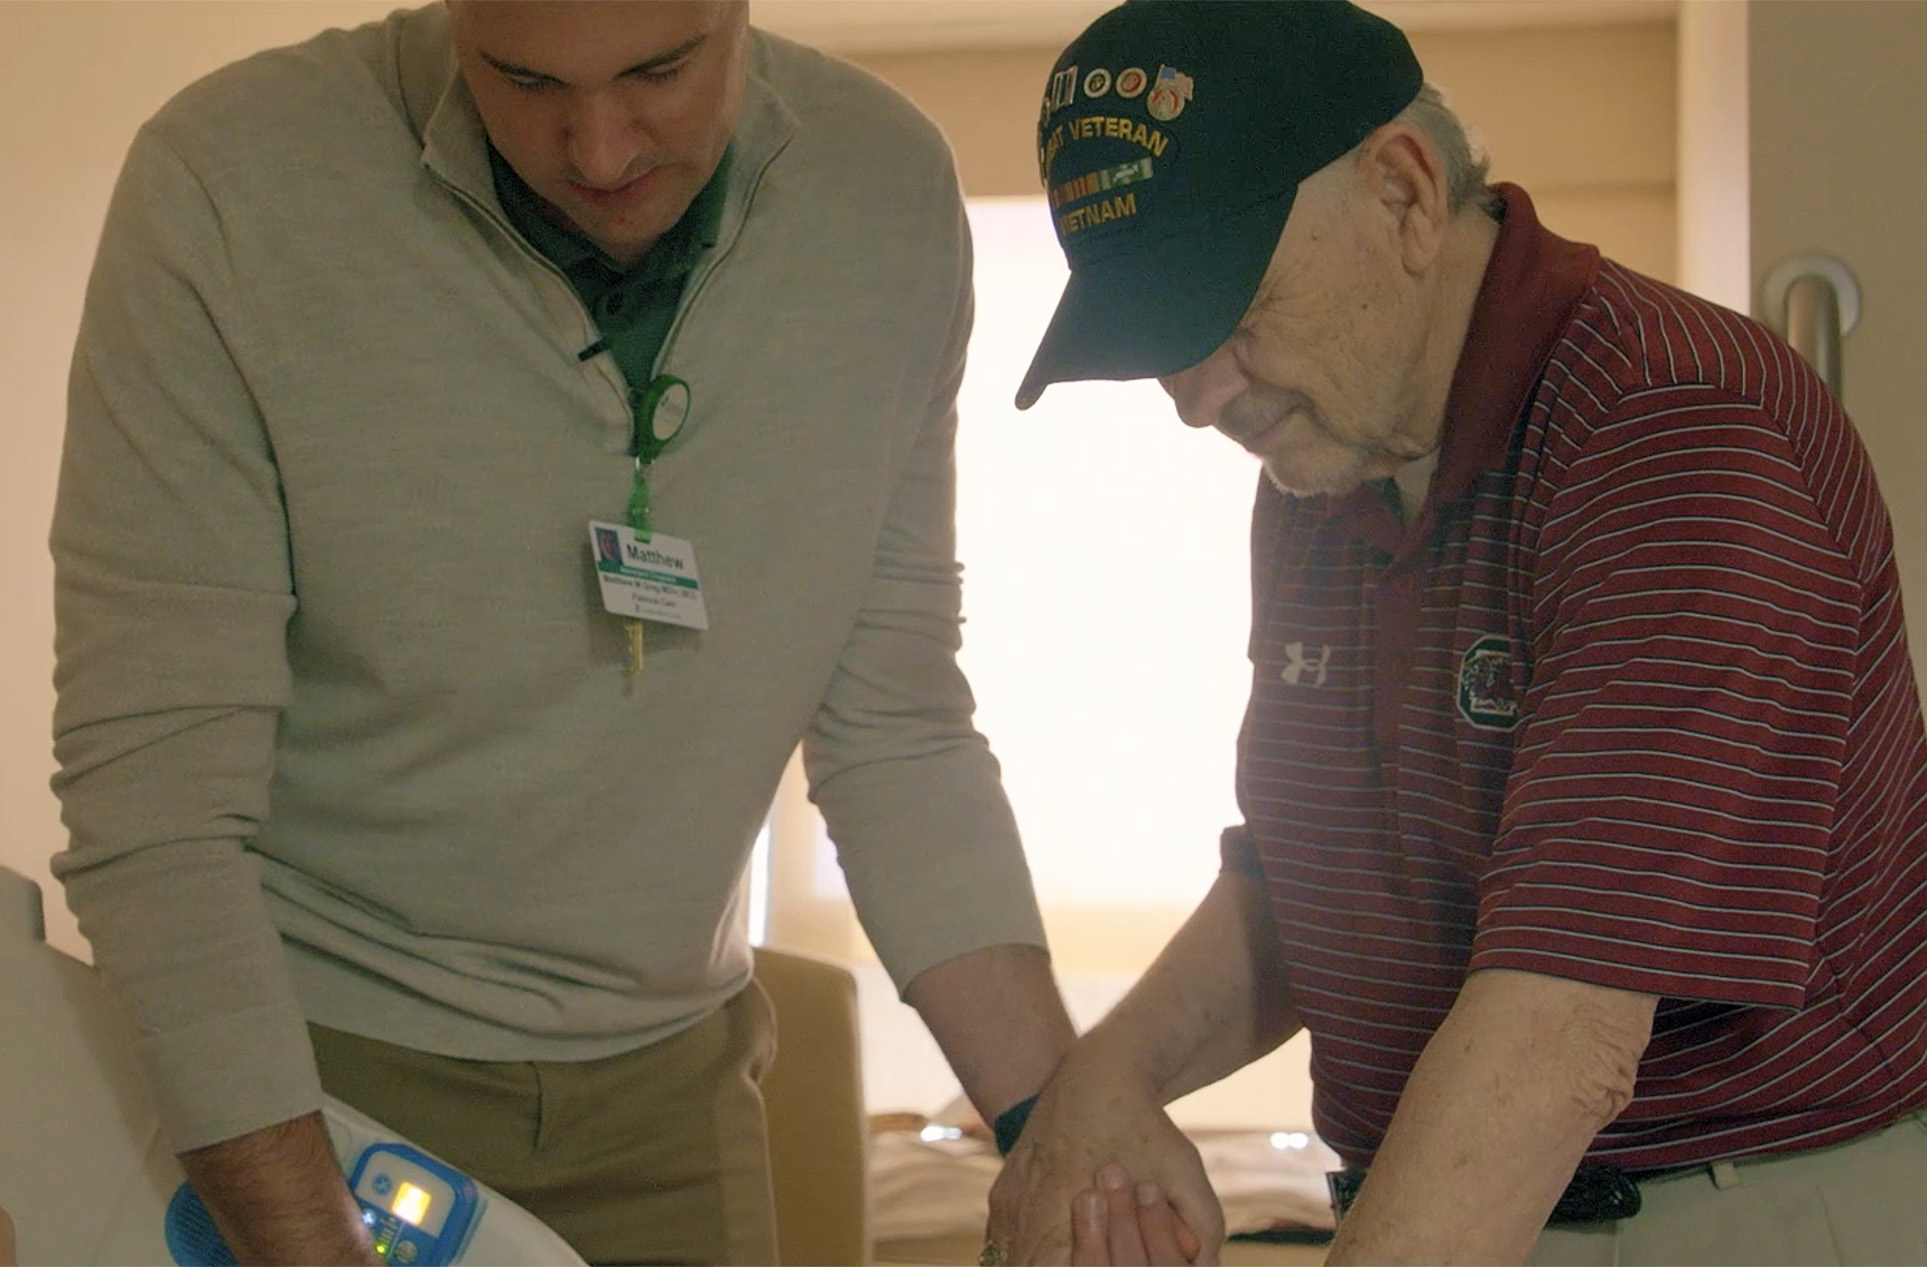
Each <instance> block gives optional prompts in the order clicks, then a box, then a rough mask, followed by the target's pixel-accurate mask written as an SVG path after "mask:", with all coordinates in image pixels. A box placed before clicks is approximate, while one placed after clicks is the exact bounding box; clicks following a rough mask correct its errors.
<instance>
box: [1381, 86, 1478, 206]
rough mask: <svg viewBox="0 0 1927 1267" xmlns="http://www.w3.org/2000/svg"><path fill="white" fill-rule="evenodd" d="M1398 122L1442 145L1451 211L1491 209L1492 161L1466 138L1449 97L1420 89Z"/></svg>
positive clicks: (1396, 121) (1394, 119) (1434, 89)
mask: <svg viewBox="0 0 1927 1267" xmlns="http://www.w3.org/2000/svg"><path fill="white" fill-rule="evenodd" d="M1392 122H1394V123H1405V124H1410V125H1411V126H1412V127H1415V128H1417V129H1419V131H1421V132H1423V133H1425V135H1426V136H1428V137H1430V138H1432V144H1434V145H1436V146H1438V150H1439V154H1440V155H1441V156H1442V157H1443V158H1444V159H1445V181H1446V195H1447V197H1448V199H1449V200H1450V206H1451V209H1452V210H1453V211H1455V212H1457V211H1463V210H1465V209H1466V208H1467V207H1470V206H1474V205H1477V206H1481V207H1486V208H1488V209H1489V208H1490V207H1491V206H1492V204H1493V199H1494V194H1493V192H1492V189H1491V187H1490V186H1489V185H1487V184H1486V171H1487V169H1488V168H1489V167H1490V166H1491V160H1490V159H1488V158H1487V157H1486V155H1485V151H1484V150H1482V149H1481V148H1480V147H1479V146H1477V145H1475V144H1473V142H1472V139H1471V138H1470V137H1469V136H1467V135H1466V131H1465V124H1464V123H1462V122H1460V121H1459V116H1458V115H1456V114H1454V113H1452V107H1450V106H1448V105H1446V104H1445V96H1444V94H1442V93H1441V92H1439V90H1438V89H1437V88H1434V87H1433V86H1432V85H1431V84H1426V85H1425V86H1423V87H1422V88H1420V89H1419V92H1418V96H1417V97H1415V98H1414V99H1413V100H1412V104H1411V105H1409V106H1406V107H1405V108H1404V109H1403V110H1401V111H1399V112H1398V114H1397V115H1396V116H1394V117H1393V119H1392Z"/></svg>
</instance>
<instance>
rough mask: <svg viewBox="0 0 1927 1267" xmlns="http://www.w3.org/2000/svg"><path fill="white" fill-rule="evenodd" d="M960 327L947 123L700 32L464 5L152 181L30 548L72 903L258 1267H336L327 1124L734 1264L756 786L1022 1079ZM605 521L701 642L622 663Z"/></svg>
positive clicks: (598, 8)
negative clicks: (798, 768) (793, 769)
mask: <svg viewBox="0 0 1927 1267" xmlns="http://www.w3.org/2000/svg"><path fill="white" fill-rule="evenodd" d="M969 286H970V257H969V243H968V236H967V231H966V228H965V224H964V220H963V213H962V207H961V203H960V199H959V195H958V191H957V186H956V178H955V175H954V171H953V168H952V163H951V157H950V154H949V152H948V150H947V148H946V147H945V145H944V143H943V141H942V139H941V137H940V136H939V135H938V133H937V131H936V129H935V128H934V127H933V126H932V125H931V124H930V123H929V122H928V121H927V120H925V119H923V118H922V117H921V116H920V115H918V114H917V113H916V111H915V110H914V109H912V108H911V107H910V106H909V105H908V104H906V103H905V102H904V101H903V100H902V99H901V98H900V97H898V96H897V95H896V94H894V93H893V92H891V91H890V90H888V89H887V88H885V87H883V86H882V85H881V84H879V83H878V82H877V81H875V80H874V79H872V78H870V77H869V76H867V75H865V74H863V73H861V72H859V71H857V70H854V69H852V68H850V67H848V66H846V65H842V64H840V63H838V62H836V61H834V60H832V59H830V58H827V57H825V56H823V55H821V54H818V53H815V52H812V51H810V50H808V49H804V48H800V47H797V46H795V45H793V44H789V43H786V42H784V41H782V40H780V39H776V38H774V37H771V36H768V35H766V34H764V33H762V32H759V31H757V30H755V29H753V28H751V27H750V26H749V24H748V19H747V15H746V13H745V10H744V8H743V6H741V5H739V4H716V3H688V4H682V3H630V2H623V3H607V4H564V3H555V4H520V3H484V2H482V0H456V3H453V4H451V5H449V6H447V7H446V8H444V7H442V6H439V5H438V6H434V7H430V8H426V9H421V10H416V11H405V12H400V13H397V14H395V15H393V16H391V17H390V18H388V19H386V20H385V21H382V22H378V23H375V24H372V25H369V26H365V27H362V28H360V29H357V30H352V31H345V32H344V31H330V32H327V33H325V34H323V35H320V36H318V37H316V38H315V39H313V40H311V41H309V42H307V43H305V44H302V45H299V46H297V47H293V48H287V49H279V50H275V51H271V52H267V53H263V54H261V55H259V56H256V57H253V58H250V59H248V60H246V61H243V62H240V63H238V64H236V65H233V66H230V67H227V68H226V69H224V70H221V71H219V72H217V73H215V74H214V75H212V76H210V77H208V78H207V79H205V80H202V81H201V82H199V83H197V84H195V85H194V86H192V87H190V88H188V89H187V90H186V91H185V92H183V93H182V94H181V95H180V96H178V97H177V98H175V99H174V100H173V101H172V102H171V103H169V104H168V105H167V106H166V107H165V108H164V109H163V110H162V111H161V112H160V113H159V114H158V115H157V116H156V117H155V118H154V119H153V120H152V121H151V122H149V123H148V124H147V125H146V127H144V128H143V129H142V131H141V132H140V134H139V136H138V138H137V139H136V140H135V142H134V145H133V148H132V150H131V152H130V153H129V156H128V159H127V163H126V167H125V170H124V172H123V174H122V176H121V180H120V184H119V186H118V189H117V192H116V194H115V197H114V201H113V205H112V208H111V211H110V213H109V216H108V221H107V226H106V229H105V232H104V234H103V237H102V240H101V246H100V253H99V257H98V260H97V262H96V266H95V271H94V275H93V279H92V283H91V285H90V288H89V292H88V297H87V304H86V310H85V316H84V319H83V323H82V329H81V334H80V340H79V346H78V348H77V351H76V355H75V361H74V371H73V380H72V390H71V402H70V413H69V419H68V431H67V442H66V454H65V459H64V463H63V467H62V474H61V486H60V495H59V502H58V507H57V510H56V513H55V520H54V525H53V551H54V556H55V560H56V564H57V569H58V572H57V575H58V583H57V584H58V621H59V648H58V651H59V669H58V684H59V705H58V711H57V716H56V720H55V729H56V746H57V752H58V756H59V761H60V773H59V775H58V776H57V779H56V784H57V788H58V790H59V792H60V795H61V797H62V800H63V803H64V810H65V816H66V822H67V824H68V827H69V829H70V831H71V834H72V845H71V848H70V849H69V850H68V851H67V852H66V853H65V854H63V855H62V856H61V857H60V858H59V859H58V860H57V869H58V873H59V875H60V877H61V879H62V881H63V882H64V883H65V885H66V889H67V896H68V900H69V902H70V904H71V905H72V907H73V908H74V910H75V911H76V913H77V914H78V915H79V918H80V921H81V926H82V929H83V931H84V932H85V933H86V935H87V936H88V938H89V939H90V940H91V942H92V943H93V947H94V950H95V954H96V957H97V960H98V962H99V964H100V966H101V968H102V969H103V970H104V972H105V973H106V975H107V977H108V979H109V980H110V981H111V983H112V984H113V986H114V987H115V988H116V990H117V991H118V992H119V994H120V995H121V997H122V998H123V999H124V1000H125V1001H126V1003H127V1005H128V1006H129V1008H130V1010H131V1011H132V1013H133V1015H134V1017H135V1019H136V1023H137V1026H138V1032H139V1035H140V1040H139V1041H140V1046H141V1055H142V1057H143V1060H144V1063H145V1066H146V1068H147V1070H148V1072H149V1075H150V1078H151V1081H152V1083H153V1086H154V1089H155V1092H156V1094H157V1096H158V1098H159V1102H160V1104H161V1106H162V1111H163V1117H164V1121H165V1125H166V1129H167V1130H168V1131H169V1132H170V1135H171V1138H172V1141H173V1143H174V1144H175V1145H176V1147H177V1148H178V1149H179V1150H180V1151H181V1153H182V1154H183V1157H184V1160H185V1162H186V1165H187V1167H188V1172H189V1175H190V1177H191V1178H192V1180H193V1181H194V1184H195V1186H196V1188H197V1189H198V1191H199V1192H200V1193H201V1195H202V1196H203V1198H204V1199H205V1200H206V1202H207V1204H208V1206H209V1207H210V1209H211V1210H212V1212H213V1214H214V1216H215V1219H216V1221H217V1223H218V1224H219V1226H220V1227H221V1228H222V1230H223V1232H224V1233H225V1235H226V1236H227V1237H228V1239H229V1241H230V1244H231V1246H232V1248H233V1249H234V1250H235V1251H236V1252H237V1254H239V1256H240V1257H241V1258H242V1260H243V1261H258V1262H297V1261H331V1262H341V1261H355V1260H364V1259H367V1258H368V1257H369V1256H370V1255H371V1254H372V1253H373V1250H372V1247H371V1245H370V1243H369V1242H368V1240H367V1238H366V1234H365V1232H364V1231H363V1230H362V1226H361V1223H360V1221H359V1219H358V1218H356V1216H355V1214H354V1211H353V1207H352V1202H351V1199H350V1197H349V1195H348V1193H347V1190H346V1188H345V1186H344V1184H343V1182H342V1179H341V1176H340V1174H339V1172H338V1170H337V1169H336V1168H335V1165H334V1162H333V1159H332V1157H331V1156H330V1154H329V1148H328V1144H327V1139H326V1135H325V1131H324V1130H323V1128H322V1126H321V1124H320V1119H319V1117H318V1116H317V1108H318V1106H319V1105H320V1103H321V1096H322V1092H323V1089H324V1087H325V1088H326V1089H327V1090H328V1091H330V1092H332V1093H334V1094H337V1095H340V1096H341V1097H343V1098H344V1099H347V1100H349V1101H350V1102H351V1103H359V1104H360V1105H361V1106H362V1107H364V1108H367V1109H368V1111H370V1112H372V1113H375V1115H376V1116H378V1117H384V1118H387V1119H389V1120H390V1124H391V1125H395V1126H396V1127H397V1128H398V1129H402V1130H405V1131H407V1132H409V1133H411V1134H415V1135H417V1136H418V1137H419V1138H420V1142H421V1143H423V1144H424V1145H425V1146H426V1147H428V1148H430V1149H432V1150H435V1151H438V1152H441V1153H442V1154H443V1155H445V1156H447V1157H448V1158H449V1159H450V1160H451V1161H453V1162H455V1163H456V1164H457V1165H460V1166H463V1167H465V1168H468V1169H470V1170H471V1171H472V1173H474V1174H475V1175H476V1177H477V1178H479V1179H481V1180H483V1181H484V1182H487V1183H490V1184H492V1185H494V1186H496V1187H497V1188H499V1189H501V1190H502V1191H504V1192H505V1193H507V1194H508V1195H510V1196H512V1197H515V1198H516V1199H518V1200H521V1201H522V1202H523V1203H524V1204H526V1205H528V1206H530V1207H531V1208H532V1209H533V1210H534V1211H535V1212H536V1213H537V1214H538V1215H540V1216H542V1217H543V1218H545V1219H547V1220H548V1221H549V1222H550V1223H551V1224H552V1225H554V1226H555V1227H556V1228H557V1229H558V1230H559V1231H561V1232H562V1233H563V1234H564V1235H565V1236H567V1237H569V1238H570V1239H571V1240H572V1241H573V1242H574V1243H575V1244H576V1245H577V1247H578V1248H579V1249H580V1250H581V1252H582V1253H583V1254H584V1255H585V1256H586V1257H589V1258H591V1259H601V1260H622V1261H631V1262H636V1261H736V1262H752V1261H771V1260H772V1259H773V1258H774V1256H775V1255H776V1253H777V1252H778V1249H777V1247H776V1246H775V1244H774V1234H773V1231H772V1227H771V1216H770V1213H769V1205H770V1202H769V1180H768V1174H767V1162H766V1160H765V1152H764V1144H763V1135H762V1123H761V1109H760V1101H759V1099H758V1096H757V1091H756V1078H757V1077H758V1076H759V1074H760V1072H761V1070H762V1068H763V1067H764V1066H765V1065H766V1063H767V1060H768V1057H769V1051H770V1043H771V1038H770V1033H769V1017H768V1011H767V1004H766V1002H765V1001H764V1000H762V999H761V997H760V995H759V994H758V992H757V991H756V990H755V989H754V987H753V986H751V985H750V952H749V947H748V945H747V944H746V940H745V937H744V934H743V932H742V927H743V924H742V921H741V919H740V910H739V904H740V902H741V901H742V894H743V891H744V890H743V873H744V864H745V861H746V859H747V857H748V854H749V850H750V845H751V842H752V841H753V839H754V838H755V836H756V834H757V831H758V829H759V828H760V826H761V824H762V821H763V818H764V815H765V812H766V810H767V808H768V806H769V803H770V799H771V796H772V794H773V792H774V790H775V788H776V784H777V780H778V777H779V775H780V773H781V771H782V769H783V766H784V764H785V762H786V760H787V758H788V757H789V754H790V753H791V751H792V750H793V749H794V748H795V747H796V746H797V744H798V743H799V742H800V743H801V744H802V746H803V749H804V755H805V764H806V768H807V771H808V774H809V781H810V788H811V795H812V797H813V798H814V799H815V801H816V803H817V804H818V805H819V806H820V807H821V809H822V811H823V814H824V816H825V818H826V820H827V822H828V825H829V829H830V832H831V833H832V835H833V836H834V838H835V839H836V841H837V844H838V847H839V850H840V854H841V859H842V863H843V868H844V872H845V875H846V876H847V878H848V881H849V886H850V890H851V893H852V895H853V897H854V898H855V901H856V905H857V909H858V912H859V914H860V915H861V917H862V920H863V923H864V926H865V928H866V930H867V931H868V933H869V935H870V938H871V940H872V942H873V943H874V944H875V946H876V948H877V950H878V952H879V954H880V955H881V957H882V959H883V962H884V963H885V965H886V966H887V967H888V969H889V971H890V972H891V974H892V976H893V977H894V979H895V981H896V982H897V984H898V986H899V988H900V989H901V990H902V991H903V993H904V997H905V998H906V999H907V1000H908V1001H909V1002H910V1003H912V1004H913V1005H915V1006H916V1007H917V1008H918V1010H919V1011H920V1012H921V1013H922V1014H923V1016H924V1018H925V1020H926V1021H927V1022H928V1023H929V1025H930V1028H931V1029H932V1031H933V1032H934V1033H935V1035H936V1036H937V1039H938V1041H939V1042H940V1043H941V1045H942V1046H943V1048H944V1050H945V1052H946V1053H947V1054H948V1056H949V1058H950V1060H951V1062H952V1064H953V1066H954V1067H955V1068H956V1070H957V1072H958V1074H959V1076H960V1077H961V1079H962V1081H963V1084H964V1086H965V1088H966V1090H967V1091H968V1092H969V1094H970V1096H971V1098H972V1099H973V1101H974V1102H975V1104H976V1106H977V1107H978V1109H979V1110H980V1111H982V1112H983V1113H984V1114H985V1115H986V1116H987V1117H995V1116H997V1115H999V1114H1001V1113H1003V1112H1004V1111H1005V1110H1006V1109H1008V1108H1010V1107H1011V1106H1013V1105H1016V1104H1018V1103H1020V1102H1021V1101H1023V1100H1024V1099H1026V1098H1027V1097H1029V1096H1031V1095H1032V1094H1033V1093H1034V1092H1036V1090H1037V1089H1038V1088H1039V1087H1040V1086H1041V1085H1042V1083H1043V1081H1044V1079H1045V1077H1046V1076H1047V1075H1048V1073H1049V1072H1050V1070H1051V1068H1052V1067H1053V1066H1054V1064H1055V1062H1056V1060H1057V1058H1058V1056H1059V1055H1060V1054H1061V1052H1062V1051H1063V1049H1064V1048H1065V1047H1066V1045H1067V1044H1068V1042H1069V1039H1070V1027H1069V1023H1068V1021H1067V1020H1066V1019H1065V1016H1064V1012H1063V1008H1062V1005H1061V1003H1060V1001H1059V999H1058V995H1057V991H1056V988H1055V986H1054V984H1053V982H1052V979H1051V973H1050V968H1049V963H1048V959H1047V957H1046V954H1045V952H1044V950H1043V939H1042V932H1041V926H1040V922H1039V919H1038V915H1037V910H1036V903H1035V900H1034V898H1033V896H1032V892H1031V887H1030V881H1029V875H1028V872H1027V869H1026V867H1025V863H1024V858H1023V853H1022V850H1021V848H1020V845H1019V842H1018V837H1017V832H1016V829H1015V826H1014V824H1013V822H1012V820H1011V815H1010V811H1009V809H1008V806H1007V804H1006V802H1005V799H1004V796H1003V793H1002V791H1001V789H1000V787H999V783H998V773H997V766H996V762H995V761H994V760H993V758H992V757H991V755H990V752H989V749H988V747H987V746H986V744H985V742H984V740H983V739H982V737H981V736H979V735H978V734H977V733H976V731H975V730H974V729H973V727H972V724H971V713H972V700H971V696H970V692H969V688H968V686H967V685H966V683H965V682H964V680H963V678H962V676H961V675H960V674H959V672H958V669H957V666H956V663H955V656H954V653H955V651H956V649H957V646H958V643H959V615H958V612H959V578H958V568H957V564H956V560H955V552H954V548H953V547H954V542H953V526H952V482H953V461H952V438H953V433H954V429H955V424H956V413H955V397H956V391H957V385H958V380H959V377H960V376H961V374H962V369H963V357H964V345H965V341H966V338H967V335H968V332H969V326H970V317H971V303H970V290H969ZM685 406H686V407H685ZM678 422H680V424H681V425H680V427H678V426H677V425H676V424H677V423H678ZM639 459H640V460H639ZM591 521H597V522H601V523H604V524H606V525H613V526H615V527H618V528H623V529H631V530H636V535H635V536H634V537H633V538H631V541H632V544H636V543H643V542H653V543H654V544H655V545H658V546H663V548H665V549H669V548H671V547H670V546H668V545H665V544H664V543H665V542H674V543H687V546H686V551H687V556H688V558H690V559H693V560H694V561H693V562H691V563H690V564H689V570H691V571H694V572H696V573H697V574H698V575H699V577H700V596H701V600H702V608H703V611H702V613H701V616H702V618H701V619H698V618H694V617H691V616H690V614H689V612H688V610H687V608H686V607H684V608H678V609H677V612H678V613H679V614H678V615H677V616H676V618H675V619H666V620H655V619H652V620H650V621H649V622H648V623H647V624H646V626H644V628H643V633H642V637H641V639H640V642H641V643H642V645H641V646H636V645H635V643H634V642H633V641H632V638H631V633H630V629H631V625H630V623H629V621H628V620H627V619H626V615H627V614H629V611H630V609H624V608H622V607H621V598H622V591H621V590H620V586H612V581H611V576H610V573H609V572H608V570H607V567H616V566H618V565H614V564H610V565H607V567H605V569H603V570H599V569H598V567H597V558H598V555H597V552H596V550H595V548H594V547H593V546H592V544H591V543H592V540H593V538H592V535H591V530H590V527H589V525H590V523H591ZM605 531H607V529H605ZM676 548H682V547H676ZM645 570H646V569H645ZM669 586H670V583H667V582H665V583H664V587H669ZM664 587H659V588H664ZM664 592H668V593H671V595H672V599H673V600H674V601H675V602H684V601H685V600H686V599H687V597H688V595H687V592H684V591H676V590H674V589H673V588H664ZM609 594H613V595H614V597H613V598H610V597H609V596H608V595H609ZM611 603H613V604H614V605H615V607H616V611H614V612H612V611H611V610H609V604H611ZM677 620H681V621H682V622H683V623H676V622H677ZM705 622H706V627H702V626H704V625H705ZM638 660H639V661H640V671H639V672H638V671H637V667H638V665H637V663H636V661H638ZM317 1057H318V1058H319V1060H318V1061H317ZM397 1117H403V1118H406V1119H407V1120H404V1121H396V1120H393V1119H395V1118H397Z"/></svg>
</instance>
